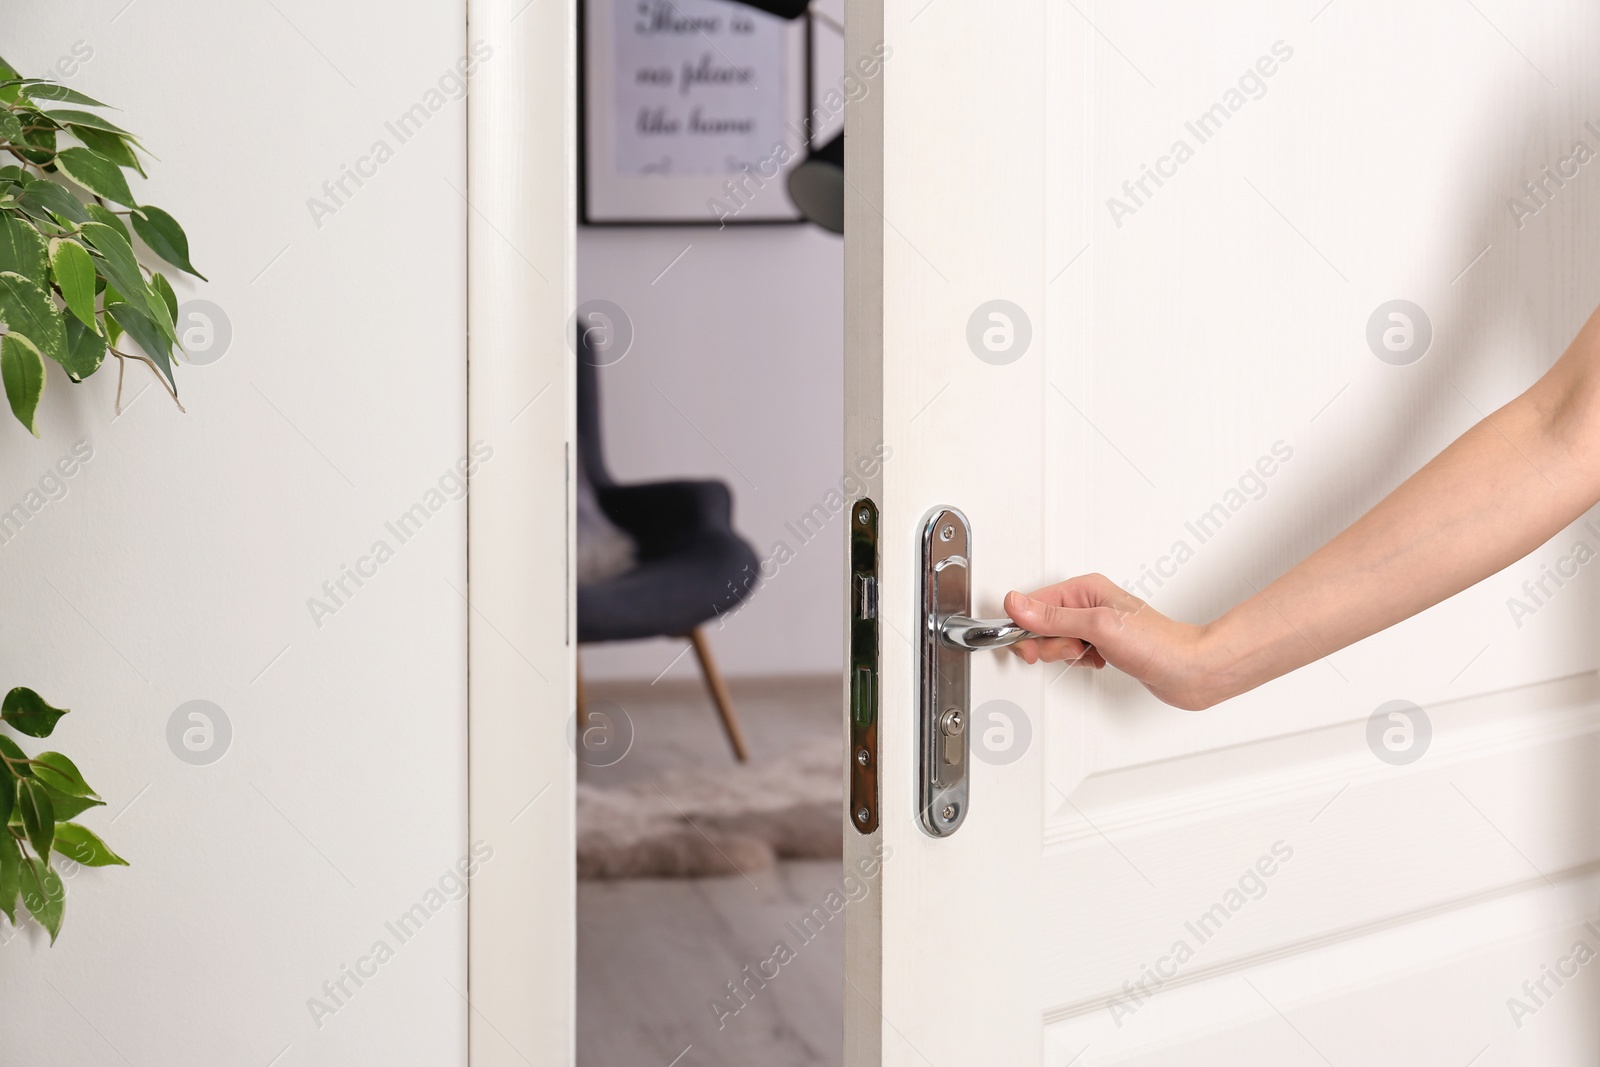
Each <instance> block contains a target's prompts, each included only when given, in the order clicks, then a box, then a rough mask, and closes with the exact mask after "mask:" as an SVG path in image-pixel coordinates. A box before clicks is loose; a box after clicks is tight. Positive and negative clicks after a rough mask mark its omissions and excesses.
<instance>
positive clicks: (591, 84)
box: [578, 0, 811, 226]
mask: <svg viewBox="0 0 1600 1067" xmlns="http://www.w3.org/2000/svg"><path fill="white" fill-rule="evenodd" d="M580 11H581V12H582V18H581V20H580V26H579V37H578V40H579V45H578V48H579V63H580V66H581V79H580V83H579V84H580V86H581V91H580V93H579V121H580V127H579V130H580V135H581V136H580V141H581V150H580V153H579V161H578V183H579V184H578V205H579V208H578V210H579V219H580V221H582V222H584V223H585V224H588V225H607V224H609V225H651V224H667V225H713V226H724V225H735V224H748V223H775V222H780V223H781V222H800V221H802V220H801V216H800V213H799V211H798V210H796V208H795V206H794V204H793V203H791V202H790V200H789V194H788V190H787V187H786V182H785V179H786V178H787V177H788V172H789V170H790V169H791V168H792V167H794V166H795V165H797V164H798V163H799V162H800V161H801V160H803V159H804V158H805V154H806V151H807V149H808V147H809V144H808V142H807V139H806V130H807V129H808V126H807V122H806V112H807V107H808V104H807V100H808V94H809V89H810V76H811V62H810V51H811V42H810V37H809V29H810V23H809V21H808V20H807V19H804V18H800V19H794V20H784V19H779V18H776V17H774V16H772V15H768V14H766V13H764V12H761V11H757V10H756V9H755V8H752V7H746V6H745V5H743V4H739V3H734V2H732V0H580Z"/></svg>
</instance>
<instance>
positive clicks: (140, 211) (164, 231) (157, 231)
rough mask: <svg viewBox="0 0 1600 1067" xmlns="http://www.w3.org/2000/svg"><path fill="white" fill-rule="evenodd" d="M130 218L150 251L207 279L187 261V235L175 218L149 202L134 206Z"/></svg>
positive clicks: (190, 272)
mask: <svg viewBox="0 0 1600 1067" xmlns="http://www.w3.org/2000/svg"><path fill="white" fill-rule="evenodd" d="M132 219H133V228H134V231H135V232H136V233H138V235H139V239H140V240H142V241H143V242H144V243H145V244H147V245H149V246H150V251H152V252H154V253H155V254H156V255H158V256H160V257H161V258H162V259H164V260H166V261H167V262H168V263H171V264H172V265H173V266H174V267H177V268H178V269H179V270H182V271H186V272H187V273H189V274H193V275H194V276H195V277H196V278H199V279H200V280H201V281H208V280H209V279H207V278H206V276H205V275H204V274H201V273H200V272H199V271H197V270H195V269H194V264H192V263H190V262H189V237H188V235H187V234H185V233H184V232H183V227H182V226H179V225H178V220H177V219H175V218H173V217H172V216H171V215H169V214H167V213H166V212H165V211H162V210H161V209H160V208H158V207H152V206H151V205H149V204H144V205H142V206H140V207H138V208H136V209H135V210H134V212H133V215H132ZM173 317H174V318H176V317H177V316H176V315H174V316H173Z"/></svg>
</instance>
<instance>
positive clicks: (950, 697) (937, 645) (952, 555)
mask: <svg viewBox="0 0 1600 1067" xmlns="http://www.w3.org/2000/svg"><path fill="white" fill-rule="evenodd" d="M971 540H972V533H971V528H970V527H969V526H968V525H967V517H966V516H965V515H963V514H961V512H959V511H957V510H956V509H955V508H948V507H941V508H935V509H933V510H932V511H930V512H929V513H928V517H927V520H926V521H925V522H924V523H923V527H922V565H921V568H920V573H919V579H920V580H919V581H918V583H917V584H918V587H919V589H920V594H919V603H918V605H917V618H918V623H919V625H918V630H919V634H918V645H919V650H920V653H921V656H920V658H921V677H920V684H919V687H918V694H919V705H920V707H919V726H918V745H919V749H920V751H919V753H918V755H919V769H920V773H919V783H920V784H919V788H918V794H917V807H918V816H919V818H918V822H919V823H920V825H921V826H922V829H923V830H924V831H926V832H927V833H929V834H931V835H932V836H934V837H948V836H949V835H950V834H953V833H955V832H956V830H957V829H959V828H960V826H961V823H962V822H963V820H965V819H966V817H967V787H968V777H967V769H968V765H969V764H970V762H971V760H970V756H969V747H970V745H969V739H968V735H969V734H970V730H969V729H968V728H967V727H968V722H969V710H968V703H969V700H970V695H971V684H970V681H969V678H968V673H967V671H968V666H967V664H968V660H969V654H968V653H967V652H966V651H965V650H963V649H960V648H957V647H954V646H952V645H950V644H949V643H947V642H946V641H944V640H942V639H941V635H940V632H939V626H940V622H941V620H943V619H944V618H946V617H947V616H951V615H959V616H966V615H970V614H971V613H972V566H971V562H970V553H971Z"/></svg>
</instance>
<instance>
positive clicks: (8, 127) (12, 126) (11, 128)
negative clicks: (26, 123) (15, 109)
mask: <svg viewBox="0 0 1600 1067" xmlns="http://www.w3.org/2000/svg"><path fill="white" fill-rule="evenodd" d="M0 138H3V139H5V140H7V141H11V142H16V141H20V140H22V123H21V122H20V121H18V119H17V116H15V115H13V114H12V113H11V112H9V111H7V110H5V109H4V108H0Z"/></svg>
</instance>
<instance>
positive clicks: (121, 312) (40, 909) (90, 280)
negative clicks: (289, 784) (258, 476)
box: [0, 59, 203, 943]
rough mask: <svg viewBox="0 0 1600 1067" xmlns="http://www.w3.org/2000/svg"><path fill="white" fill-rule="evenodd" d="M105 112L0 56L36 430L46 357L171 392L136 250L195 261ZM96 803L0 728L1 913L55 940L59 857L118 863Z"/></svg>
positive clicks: (12, 283) (8, 322)
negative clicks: (143, 184) (94, 823)
mask: <svg viewBox="0 0 1600 1067" xmlns="http://www.w3.org/2000/svg"><path fill="white" fill-rule="evenodd" d="M106 110H111V109H110V108H109V106H108V105H106V104H103V103H101V102H100V101H98V100H95V99H93V98H91V97H88V96H85V95H84V94H82V93H80V92H77V91H76V90H73V89H69V88H67V87H66V86H64V85H60V84H57V83H55V82H52V81H49V80H46V79H42V78H24V77H22V76H21V75H20V74H19V73H18V72H17V70H16V68H14V67H12V66H11V65H10V64H9V63H7V62H6V61H5V60H4V59H0V330H3V332H0V383H3V385H4V387H5V394H6V401H7V403H8V404H9V405H10V407H11V412H12V414H14V415H15V416H16V417H17V420H18V421H19V422H21V423H22V425H23V426H25V427H27V429H28V432H30V433H32V434H33V435H34V436H35V437H37V436H39V425H38V419H39V400H40V397H41V396H43V394H44V388H45V383H46V380H47V375H46V367H47V362H46V361H50V362H54V363H57V364H59V365H60V367H61V370H62V371H64V372H65V373H66V376H67V378H68V379H69V380H71V381H73V382H81V381H83V380H84V379H85V378H87V377H89V376H90V375H91V374H93V373H94V372H95V371H97V370H99V369H100V367H101V365H102V364H103V363H105V360H106V357H107V355H110V356H114V357H115V358H116V360H117V366H118V378H117V398H118V399H117V402H118V404H119V406H120V404H121V396H122V377H123V373H124V371H125V369H126V366H127V363H128V361H129V360H134V361H137V362H140V363H144V364H147V365H148V366H149V367H150V370H151V371H152V372H153V373H154V374H155V376H156V379H157V380H158V381H159V382H160V383H161V384H162V386H163V387H164V388H165V389H166V390H167V393H168V394H169V395H170V396H171V397H172V398H173V400H174V401H176V400H177V399H178V388H177V382H176V381H175V379H174V378H173V374H172V362H173V355H174V353H175V352H177V351H180V350H181V346H180V344H179V341H178V335H177V328H176V320H177V317H178V300H177V297H176V295H175V294H174V293H173V290H172V285H171V283H170V282H168V281H167V279H166V278H165V277H164V276H163V275H162V274H161V273H160V272H159V271H157V270H153V269H151V268H150V267H148V266H146V265H145V263H144V262H142V261H141V255H140V253H139V252H136V251H135V248H136V247H137V246H142V249H143V250H144V251H147V252H149V253H153V254H154V255H155V256H156V257H158V258H159V259H161V260H164V261H165V262H166V263H168V264H170V265H171V266H172V267H175V268H177V269H178V270H181V271H183V272H185V273H187V274H192V275H194V276H195V277H197V278H202V280H203V276H202V275H201V274H200V272H199V271H197V270H195V269H194V265H193V264H191V263H190V262H189V239H188V237H187V236H185V234H184V232H183V228H182V227H181V226H179V225H178V223H177V221H176V220H175V219H173V217H172V216H171V215H169V214H167V213H166V212H165V211H163V210H161V209H160V208H158V207H154V206H152V205H150V204H141V203H139V202H138V200H137V198H136V197H135V196H134V195H133V191H132V189H131V187H130V186H129V178H130V177H131V176H132V175H135V174H137V175H138V176H139V177H141V178H142V177H144V166H143V162H142V160H141V158H140V155H141V153H144V151H145V149H144V146H143V145H141V144H140V143H139V141H138V138H136V137H135V136H134V135H133V134H131V133H129V132H128V131H127V130H125V129H123V128H122V127H120V126H118V125H117V124H116V123H114V122H112V121H110V120H109V119H107V118H105V117H104V116H103V114H102V112H104V111H106ZM180 407H181V405H180ZM65 714H66V709H63V708H56V707H52V706H51V705H50V704H48V703H47V702H46V701H45V700H44V699H43V698H42V697H40V696H39V694H38V693H35V692H34V691H33V690H31V689H27V688H23V687H18V688H16V689H12V690H11V691H10V692H9V693H7V694H6V696H5V698H4V700H3V702H0V725H3V726H4V727H6V728H8V729H9V730H10V731H12V732H14V733H15V734H18V735H22V736H25V737H32V738H44V737H49V736H50V734H51V732H52V731H53V730H54V729H55V727H56V723H57V722H59V721H60V719H61V717H62V716H63V715H65ZM103 803H104V801H102V800H101V799H100V798H99V797H98V796H96V795H95V793H94V791H93V790H92V789H90V787H89V785H88V783H87V782H85V781H84V778H83V775H82V774H81V773H80V772H79V771H78V768H77V767H76V766H75V765H74V764H73V762H72V761H71V760H70V759H68V758H67V757H66V756H64V755H62V754H61V753H59V752H41V753H39V754H38V755H34V756H30V755H28V754H27V752H25V751H24V750H23V747H22V745H21V744H20V743H19V742H18V741H17V739H16V738H15V737H13V736H11V735H10V734H7V733H6V732H4V731H0V828H3V831H0V913H3V914H4V915H5V916H6V918H7V919H8V920H9V921H10V922H12V923H13V924H15V923H16V921H17V904H18V902H19V901H20V902H21V905H22V907H23V908H25V909H26V912H27V914H29V915H32V916H33V918H34V919H35V920H36V921H37V922H38V923H39V924H40V925H41V926H43V927H44V928H45V929H46V930H47V931H49V934H50V940H51V942H52V943H54V941H55V939H56V937H57V936H58V935H59V934H60V932H61V920H62V915H63V912H64V910H65V905H66V891H65V886H64V885H63V883H62V881H61V876H60V874H59V873H58V872H57V870H56V868H55V865H54V862H53V860H54V857H56V856H65V857H67V858H68V859H71V860H73V861H75V862H77V863H81V864H84V865H87V866H91V867H103V866H107V865H113V864H116V865H122V866H126V864H127V861H126V860H124V859H122V857H120V856H118V855H117V854H116V853H115V852H113V851H112V850H111V849H110V847H109V846H107V845H106V843H105V842H104V841H102V840H101V839H100V838H99V837H98V836H96V835H95V833H94V832H93V831H92V830H90V829H88V828H87V827H85V826H83V825H81V824H79V823H77V822H75V821H73V820H75V819H76V818H77V817H78V816H79V815H82V814H83V813H84V812H86V811H88V810H89V809H91V808H94V807H97V806H100V805H101V804H103Z"/></svg>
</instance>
